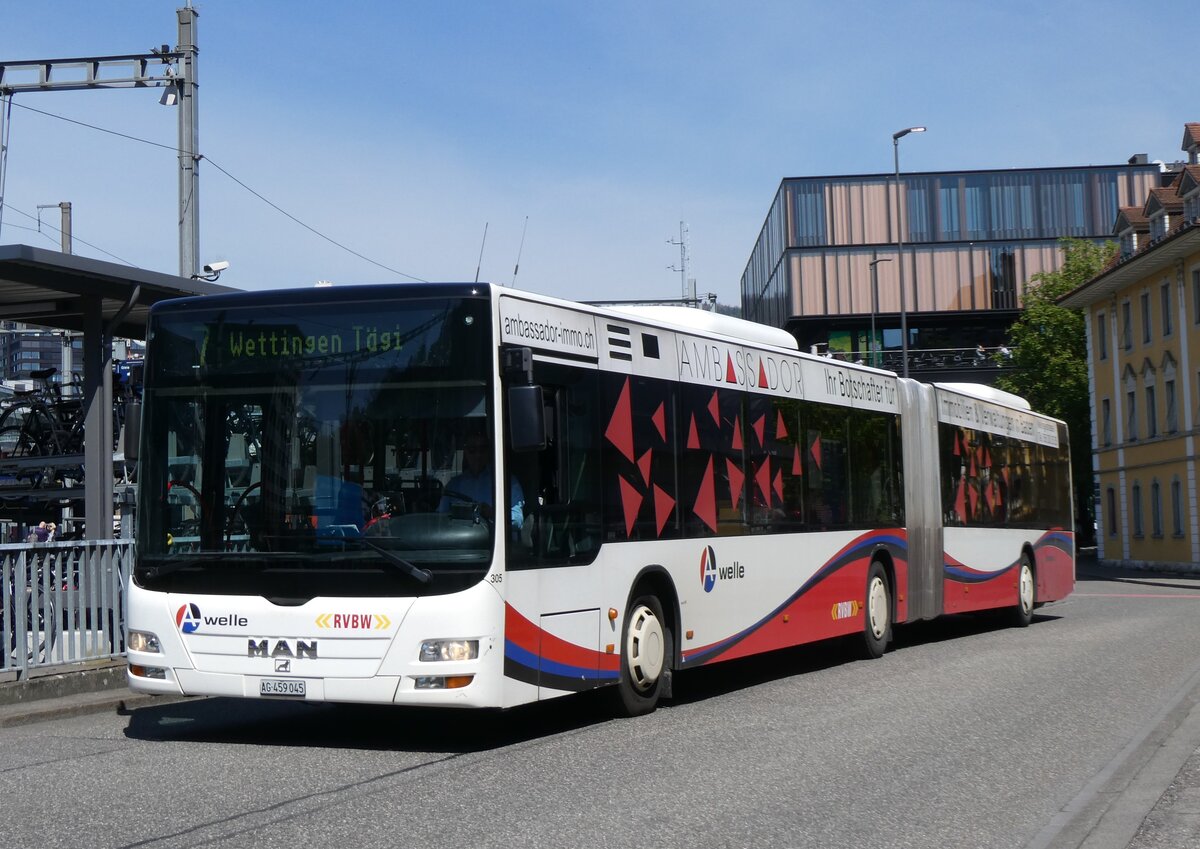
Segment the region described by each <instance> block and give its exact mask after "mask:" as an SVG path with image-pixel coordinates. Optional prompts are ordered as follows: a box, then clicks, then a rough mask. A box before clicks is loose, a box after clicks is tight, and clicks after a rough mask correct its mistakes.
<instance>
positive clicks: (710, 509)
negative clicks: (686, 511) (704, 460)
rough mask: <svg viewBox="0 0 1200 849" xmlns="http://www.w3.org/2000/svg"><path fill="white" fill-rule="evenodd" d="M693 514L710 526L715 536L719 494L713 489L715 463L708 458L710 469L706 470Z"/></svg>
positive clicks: (693, 507)
mask: <svg viewBox="0 0 1200 849" xmlns="http://www.w3.org/2000/svg"><path fill="white" fill-rule="evenodd" d="M692 512H693V513H695V514H696V515H697V516H698V517H700V521H702V522H703V523H704V524H706V525H708V527H709V529H710V530H711V531H712V532H713V533H714V534H715V533H716V532H717V494H716V490H715V489H714V488H713V462H712V457H709V458H708V468H706V469H705V470H704V479H703V480H701V481H700V491H699V492H697V493H696V503H695V504H694V505H693V506H692Z"/></svg>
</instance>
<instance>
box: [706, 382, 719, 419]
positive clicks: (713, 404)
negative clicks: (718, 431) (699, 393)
mask: <svg viewBox="0 0 1200 849" xmlns="http://www.w3.org/2000/svg"><path fill="white" fill-rule="evenodd" d="M708 414H709V415H710V416H712V419H713V421H714V422H715V423H716V425H717V427H720V426H721V405H720V404H718V403H717V390H715V389H714V390H713V396H712V400H710V401H709V402H708Z"/></svg>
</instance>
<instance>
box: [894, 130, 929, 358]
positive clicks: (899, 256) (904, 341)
mask: <svg viewBox="0 0 1200 849" xmlns="http://www.w3.org/2000/svg"><path fill="white" fill-rule="evenodd" d="M923 132H925V128H924V127H909V128H908V129H905V130H900V131H898V132H895V133H892V154H893V157H894V160H895V163H896V261H897V262H898V263H900V355H901V356H902V357H903V358H904V371H903V376H904V377H908V307H907V306H906V302H907V300H908V299H907V296H906V295H905V293H904V221H903V219H902V218H901V217H900V139H902V138H904V137H905V136H907V135H908V134H909V133H923Z"/></svg>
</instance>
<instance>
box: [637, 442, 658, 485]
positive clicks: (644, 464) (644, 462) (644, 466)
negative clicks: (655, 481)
mask: <svg viewBox="0 0 1200 849" xmlns="http://www.w3.org/2000/svg"><path fill="white" fill-rule="evenodd" d="M653 453H654V450H653V449H651V450H649V451H647V452H646V453H645V454H643V455H642V457H641V459H640V460H638V461H637V464H638V468H639V469H641V470H642V480H643V481H645V483H646V485H647V486H649V485H650V457H651V455H652V454H653Z"/></svg>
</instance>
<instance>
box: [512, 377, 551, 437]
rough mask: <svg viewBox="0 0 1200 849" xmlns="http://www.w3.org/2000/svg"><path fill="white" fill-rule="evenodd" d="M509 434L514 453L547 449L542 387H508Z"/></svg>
mask: <svg viewBox="0 0 1200 849" xmlns="http://www.w3.org/2000/svg"><path fill="white" fill-rule="evenodd" d="M508 434H509V437H508V438H509V442H510V443H511V444H512V450H513V451H541V450H542V449H543V448H545V447H546V413H545V408H544V407H543V406H542V387H540V386H536V385H534V386H510V387H508Z"/></svg>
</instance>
